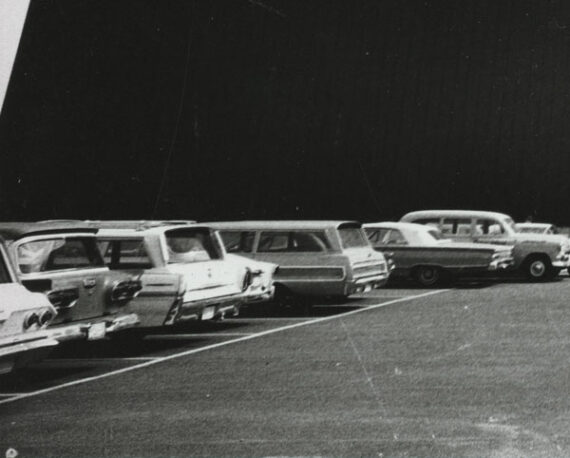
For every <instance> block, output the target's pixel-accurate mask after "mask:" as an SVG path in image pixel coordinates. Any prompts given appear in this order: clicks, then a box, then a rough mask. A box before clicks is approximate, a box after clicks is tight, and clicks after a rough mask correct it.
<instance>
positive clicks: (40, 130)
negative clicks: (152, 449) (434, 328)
mask: <svg viewBox="0 0 570 458" xmlns="http://www.w3.org/2000/svg"><path fill="white" fill-rule="evenodd" d="M569 101H570V5H569V4H568V3H567V2H564V1H548V0H544V1H528V0H526V1H525V0H480V1H465V0H462V1H457V0H450V1H431V0H430V1H406V0H386V1H380V0H369V1H366V0H362V1H357V0H350V1H348V0H342V1H340V0H320V1H317V0H295V1H294V0H250V1H248V0H227V1H216V0H196V1H193V0H180V1H176V0H168V1H164V0H116V1H111V0H109V1H102V0H99V1H96V0H57V1H56V0H32V3H31V7H30V11H29V13H28V18H27V22H26V25H25V29H24V33H23V36H22V41H21V43H20V49H19V53H18V57H17V60H16V65H15V68H14V73H13V75H12V80H11V83H10V87H9V91H8V94H7V98H6V102H5V106H4V110H3V112H2V117H1V120H0V154H1V157H2V166H1V174H0V177H1V180H2V181H1V194H0V204H1V205H0V207H1V208H0V217H1V218H2V219H4V220H35V219H44V218H91V219H99V218H102V219H107V218H123V219H125V218H137V219H138V218H185V219H198V220H210V219H218V220H225V219H241V218H252V219H255V218H295V219H296V218H311V219H312V218H339V219H359V220H365V221H369V220H386V219H393V218H399V217H400V216H401V215H402V214H403V213H405V212H407V211H410V210H418V209H424V208H426V209H427V208H440V207H443V208H466V209H488V210H499V211H503V212H506V213H509V214H511V215H513V216H514V217H515V218H516V219H519V220H521V219H524V218H526V217H527V216H529V215H531V216H533V218H534V219H535V220H544V221H550V222H555V223H558V224H569V223H570V206H569V205H568V202H569V199H570V186H569V185H568V180H569V177H570V157H569V151H570V104H569Z"/></svg>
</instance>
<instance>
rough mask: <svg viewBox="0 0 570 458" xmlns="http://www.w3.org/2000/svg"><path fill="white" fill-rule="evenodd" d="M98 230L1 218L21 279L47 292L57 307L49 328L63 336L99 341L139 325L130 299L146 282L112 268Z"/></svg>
mask: <svg viewBox="0 0 570 458" xmlns="http://www.w3.org/2000/svg"><path fill="white" fill-rule="evenodd" d="M96 233H97V229H94V228H92V227H88V226H87V225H85V224H77V223H72V222H69V223H65V222H38V223H0V236H2V237H3V238H4V240H6V243H7V249H8V251H9V254H10V257H11V259H12V260H13V263H14V269H15V272H16V274H17V276H18V278H19V280H20V281H21V283H22V284H23V285H24V286H25V287H26V288H27V289H28V290H30V291H32V292H39V293H44V294H45V295H47V298H48V299H49V301H50V302H51V303H52V305H53V306H54V307H55V309H56V311H57V316H56V317H55V319H54V320H53V321H52V322H51V324H50V326H49V328H48V330H49V332H50V335H51V336H52V337H53V338H54V339H56V340H58V341H60V342H61V341H66V340H74V339H88V340H97V339H102V338H104V337H105V336H106V335H107V334H110V333H114V332H117V331H120V330H122V329H127V328H130V327H133V326H136V325H137V324H138V317H137V315H136V314H135V313H133V312H132V311H130V309H129V307H128V303H129V302H130V301H131V300H132V299H133V297H135V296H136V294H137V293H138V291H139V290H140V288H141V283H140V281H139V280H137V279H136V278H133V277H132V276H131V275H125V274H124V273H118V272H111V271H109V269H108V268H107V267H106V266H105V264H104V262H103V258H102V257H101V254H100V253H99V250H98V248H97V240H96V238H95V234H96Z"/></svg>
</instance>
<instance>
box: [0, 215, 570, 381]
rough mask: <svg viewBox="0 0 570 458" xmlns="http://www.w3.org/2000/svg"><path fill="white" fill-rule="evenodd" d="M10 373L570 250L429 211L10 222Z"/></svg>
mask: <svg viewBox="0 0 570 458" xmlns="http://www.w3.org/2000/svg"><path fill="white" fill-rule="evenodd" d="M0 237H1V238H2V240H1V241H0V261H1V263H0V264H1V265H0V277H1V278H0V280H1V283H0V304H2V305H0V373H2V372H9V371H11V370H12V369H14V368H16V367H20V366H23V365H26V364H28V363H29V362H31V361H34V360H38V359H40V358H42V357H43V356H44V355H45V354H47V353H48V352H49V351H51V349H52V348H53V347H54V346H56V345H58V344H59V343H62V342H66V341H74V340H78V339H86V340H97V339H102V338H105V337H108V336H109V337H113V336H116V335H125V333H126V331H127V330H129V329H133V328H135V327H138V328H149V327H156V326H174V325H178V324H181V323H184V322H187V321H190V320H215V319H223V318H225V317H227V316H235V315H237V314H238V313H239V310H240V307H242V306H244V305H248V304H252V303H259V302H266V301H270V300H274V303H277V304H279V303H291V299H292V298H294V297H307V296H334V297H347V296H349V295H351V294H355V293H367V292H369V291H371V290H372V289H374V288H380V287H382V286H384V285H385V284H386V282H387V281H388V279H389V277H390V276H394V277H395V276H404V277H411V278H413V279H414V280H416V281H417V282H418V283H420V284H421V285H423V286H433V285H436V284H438V283H439V282H440V281H442V280H443V279H444V278H450V277H451V276H457V275H461V274H466V273H470V274H477V273H482V272H488V271H499V270H509V269H517V270H519V271H523V272H524V273H525V275H527V277H528V278H530V279H532V280H541V279H545V278H551V277H552V276H554V275H556V274H557V273H558V272H559V271H560V270H561V269H562V268H567V267H568V266H569V265H570V244H569V242H568V238H566V237H564V236H560V235H552V234H523V233H520V232H517V230H516V226H515V225H514V223H512V220H511V219H510V218H509V217H508V216H506V215H501V214H498V213H489V212H460V211H435V210H432V211H424V212H413V213H409V214H407V215H405V216H404V217H403V218H402V220H401V221H400V222H397V223H387V222H385V223H371V224H365V225H362V224H360V223H358V222H354V221H234V222H212V223H196V222H195V221H43V222H36V223H0Z"/></svg>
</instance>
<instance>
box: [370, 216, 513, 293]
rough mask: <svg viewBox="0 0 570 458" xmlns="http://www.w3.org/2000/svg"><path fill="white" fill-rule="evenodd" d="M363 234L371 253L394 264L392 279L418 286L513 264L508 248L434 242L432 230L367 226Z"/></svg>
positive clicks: (402, 225)
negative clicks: (394, 277) (413, 282)
mask: <svg viewBox="0 0 570 458" xmlns="http://www.w3.org/2000/svg"><path fill="white" fill-rule="evenodd" d="M364 230H365V232H366V235H367V236H368V239H369V240H370V243H371V244H372V246H373V247H374V249H375V250H377V251H380V252H382V253H384V256H386V257H390V258H391V259H392V260H393V261H394V264H395V269H394V271H393V272H392V276H400V277H411V278H413V279H414V280H416V281H417V282H418V283H419V284H421V285H422V286H434V285H436V284H438V283H440V282H441V281H442V280H443V279H445V278H449V277H451V276H453V277H457V276H461V275H468V274H481V273H485V272H488V271H497V270H504V269H507V268H509V267H511V266H512V265H513V264H514V259H513V256H512V251H513V248H512V247H511V246H505V245H487V244H482V243H469V242H464V243H458V242H453V241H449V240H438V239H437V238H436V237H434V235H433V228H429V227H427V226H424V225H421V224H414V223H394V222H385V223H369V224H364Z"/></svg>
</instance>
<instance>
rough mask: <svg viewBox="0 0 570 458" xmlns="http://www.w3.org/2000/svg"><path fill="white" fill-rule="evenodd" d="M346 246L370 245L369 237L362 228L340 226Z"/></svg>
mask: <svg viewBox="0 0 570 458" xmlns="http://www.w3.org/2000/svg"><path fill="white" fill-rule="evenodd" d="M338 233H339V235H340V240H341V242H342V246H343V247H344V248H358V247H366V246H370V244H369V243H368V239H367V238H366V235H364V232H363V231H362V229H360V228H340V229H339V230H338Z"/></svg>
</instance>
